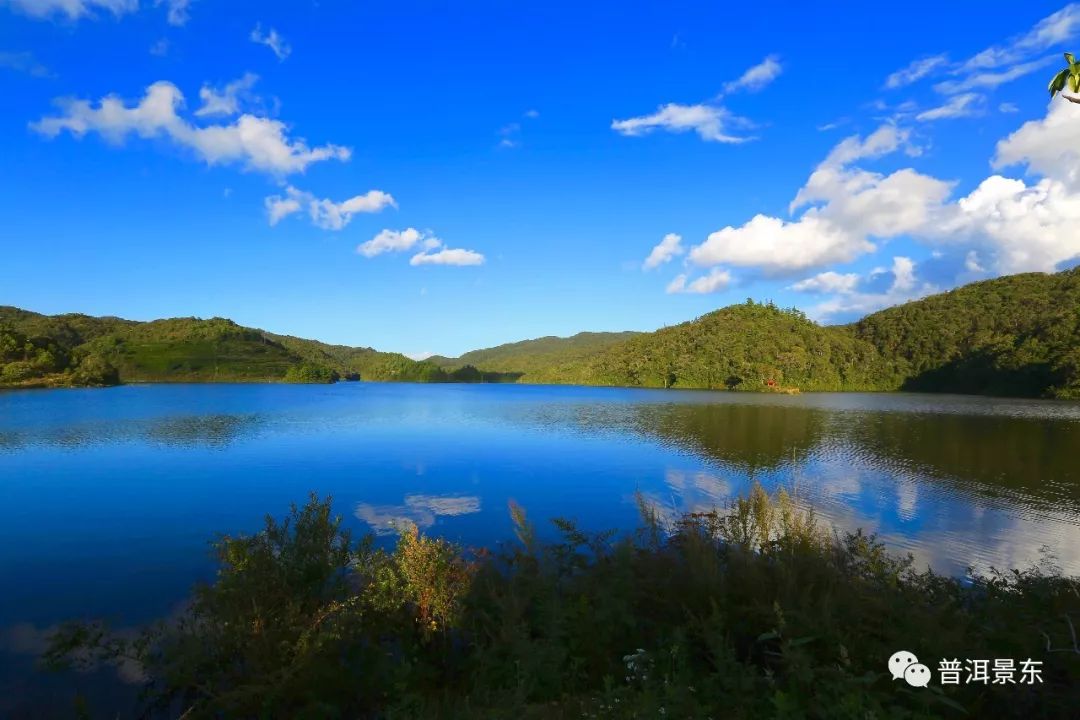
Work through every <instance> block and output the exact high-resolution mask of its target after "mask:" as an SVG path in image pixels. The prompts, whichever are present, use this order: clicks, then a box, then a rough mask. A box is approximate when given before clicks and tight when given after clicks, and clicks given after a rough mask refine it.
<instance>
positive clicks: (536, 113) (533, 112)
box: [525, 110, 540, 120]
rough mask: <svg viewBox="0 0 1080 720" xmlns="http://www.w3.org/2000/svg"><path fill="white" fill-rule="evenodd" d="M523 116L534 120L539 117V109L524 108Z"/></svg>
mask: <svg viewBox="0 0 1080 720" xmlns="http://www.w3.org/2000/svg"><path fill="white" fill-rule="evenodd" d="M525 117H527V118H529V119H530V120H535V119H536V118H538V117H540V111H539V110H526V111H525Z"/></svg>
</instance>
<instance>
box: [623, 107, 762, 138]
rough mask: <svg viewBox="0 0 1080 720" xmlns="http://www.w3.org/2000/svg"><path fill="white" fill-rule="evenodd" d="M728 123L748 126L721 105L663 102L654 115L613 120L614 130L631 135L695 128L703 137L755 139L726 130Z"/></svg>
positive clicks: (674, 131)
mask: <svg viewBox="0 0 1080 720" xmlns="http://www.w3.org/2000/svg"><path fill="white" fill-rule="evenodd" d="M727 125H741V126H745V125H746V121H745V120H744V119H743V118H739V117H737V116H735V115H733V114H732V113H731V112H729V111H728V110H727V109H726V108H723V107H720V106H717V105H704V104H699V105H679V104H678V103H669V104H667V105H662V106H661V107H660V108H659V109H658V110H657V111H656V112H655V113H653V114H652V115H642V116H640V117H633V118H628V119H626V120H612V121H611V129H612V130H614V131H615V132H617V133H619V134H621V135H626V136H629V137H639V136H641V135H647V134H649V133H651V132H653V131H654V130H657V129H659V130H666V131H668V132H673V133H683V132H689V131H693V132H696V133H697V134H698V136H700V137H701V139H702V140H708V141H710V142H722V143H741V142H746V141H747V140H751V139H752V138H749V137H739V136H736V135H732V134H730V133H729V132H727V130H726V126H727Z"/></svg>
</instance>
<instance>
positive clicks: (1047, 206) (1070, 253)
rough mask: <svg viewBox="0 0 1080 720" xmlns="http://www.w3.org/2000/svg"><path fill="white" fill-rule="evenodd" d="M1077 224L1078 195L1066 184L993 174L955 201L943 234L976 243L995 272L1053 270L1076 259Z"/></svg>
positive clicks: (1079, 211) (1079, 243)
mask: <svg viewBox="0 0 1080 720" xmlns="http://www.w3.org/2000/svg"><path fill="white" fill-rule="evenodd" d="M1077 227H1080V193H1077V192H1076V191H1075V190H1074V189H1072V188H1071V187H1070V186H1069V185H1067V184H1065V183H1063V182H1060V181H1058V180H1053V179H1050V178H1043V179H1042V180H1040V181H1039V182H1037V183H1036V184H1034V185H1030V186H1029V185H1027V184H1026V183H1025V182H1024V181H1023V180H1016V179H1012V178H1006V177H1002V176H1000V175H992V176H990V177H988V178H986V179H985V180H983V181H982V182H981V183H979V186H978V187H977V188H975V190H973V191H972V192H971V194H969V195H967V196H966V197H963V198H961V199H960V200H959V201H957V203H956V207H955V208H954V212H953V214H952V216H951V218H950V221H949V223H948V224H947V225H946V226H945V227H944V231H945V232H944V236H945V239H946V240H948V241H951V242H959V241H966V242H968V243H973V244H976V245H979V246H980V247H981V248H982V249H983V252H984V253H985V254H988V255H990V256H991V258H992V259H993V261H994V265H993V267H994V270H995V271H996V272H998V273H1017V272H1028V271H1042V272H1054V271H1055V270H1056V269H1057V267H1058V265H1059V264H1060V263H1062V262H1063V261H1066V260H1070V259H1072V258H1075V257H1080V233H1078V232H1077V230H1076V229H1077ZM976 264H978V261H976ZM980 267H981V265H980Z"/></svg>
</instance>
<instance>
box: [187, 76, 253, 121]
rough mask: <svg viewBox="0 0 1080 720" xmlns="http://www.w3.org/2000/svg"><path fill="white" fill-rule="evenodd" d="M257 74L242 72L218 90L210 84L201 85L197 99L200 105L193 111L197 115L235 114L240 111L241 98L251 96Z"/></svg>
mask: <svg viewBox="0 0 1080 720" xmlns="http://www.w3.org/2000/svg"><path fill="white" fill-rule="evenodd" d="M258 80H259V76H258V75H256V74H255V73H250V72H249V73H244V75H243V77H240V78H238V79H236V80H233V81H232V82H231V83H228V84H227V85H225V87H223V88H221V89H220V90H219V89H217V88H214V87H211V86H210V85H203V86H202V88H201V89H200V90H199V99H201V100H202V103H203V104H202V107H200V108H199V109H198V110H196V111H195V115H197V116H199V117H203V116H208V115H226V116H228V115H236V114H237V113H239V112H240V102H241V100H246V99H248V98H250V97H251V89H252V88H253V87H255V83H256V82H258Z"/></svg>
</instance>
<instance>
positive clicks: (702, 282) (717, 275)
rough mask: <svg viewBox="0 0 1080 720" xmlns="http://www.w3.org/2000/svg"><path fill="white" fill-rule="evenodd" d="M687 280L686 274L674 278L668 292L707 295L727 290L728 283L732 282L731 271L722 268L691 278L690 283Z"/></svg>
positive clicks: (671, 293) (670, 293) (669, 284)
mask: <svg viewBox="0 0 1080 720" xmlns="http://www.w3.org/2000/svg"><path fill="white" fill-rule="evenodd" d="M686 280H687V276H686V275H685V274H683V275H677V276H676V277H675V279H674V280H672V281H671V282H670V283H668V286H667V293H668V294H669V295H673V294H676V293H693V294H696V295H707V294H709V293H714V292H720V291H721V290H726V289H727V287H728V285H730V284H731V273H729V272H728V271H727V270H721V269H720V268H713V269H712V270H711V271H710V272H709V274H708V275H703V276H702V277H699V278H696V279H694V280H691V281H690V282H689V283H687V282H686Z"/></svg>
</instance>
